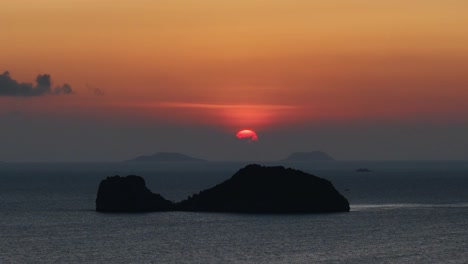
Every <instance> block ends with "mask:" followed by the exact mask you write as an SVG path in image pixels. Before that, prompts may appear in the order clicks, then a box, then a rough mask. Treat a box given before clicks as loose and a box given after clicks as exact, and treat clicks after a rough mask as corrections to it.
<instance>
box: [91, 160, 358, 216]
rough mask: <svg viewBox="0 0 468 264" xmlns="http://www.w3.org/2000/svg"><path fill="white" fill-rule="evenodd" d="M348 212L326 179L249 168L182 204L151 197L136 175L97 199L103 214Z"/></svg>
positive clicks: (104, 189)
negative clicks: (155, 212)
mask: <svg viewBox="0 0 468 264" xmlns="http://www.w3.org/2000/svg"><path fill="white" fill-rule="evenodd" d="M139 193H143V194H139ZM349 209H350V208H349V203H348V200H347V199H346V198H345V197H344V196H342V195H341V194H340V193H339V192H338V191H337V190H336V189H335V188H334V187H333V185H332V183H331V182H330V181H328V180H325V179H322V178H319V177H316V176H314V175H311V174H307V173H305V172H302V171H299V170H295V169H290V168H284V167H281V166H275V167H264V166H260V165H248V166H246V167H245V168H243V169H241V170H239V171H238V172H237V173H235V174H234V175H233V176H232V177H231V178H230V179H228V180H226V181H224V182H222V183H220V184H218V185H216V186H214V187H212V188H210V189H207V190H204V191H201V192H200V193H198V194H194V195H192V196H191V197H189V198H188V199H186V200H184V201H181V202H178V203H172V202H170V201H168V200H166V199H164V198H163V197H162V196H161V195H159V194H153V193H151V192H150V191H149V190H148V189H147V188H146V186H145V185H144V180H143V179H142V178H141V177H138V176H127V177H119V176H114V177H108V178H107V179H105V180H103V181H102V182H101V184H100V186H99V190H98V195H97V199H96V211H100V212H119V211H120V212H138V211H142V212H147V211H169V210H173V211H194V212H233V213H330V212H348V211H349Z"/></svg>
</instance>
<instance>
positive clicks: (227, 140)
mask: <svg viewBox="0 0 468 264" xmlns="http://www.w3.org/2000/svg"><path fill="white" fill-rule="evenodd" d="M1 6H2V7H1V8H0V74H1V75H0V124H1V126H0V161H47V162H53V161H118V160H126V159H129V158H132V157H134V156H138V155H144V154H151V153H154V152H159V151H174V152H183V153H186V154H190V155H193V156H196V157H200V158H205V159H210V160H277V159H282V158H284V157H285V156H287V155H288V154H289V153H291V152H295V151H314V150H322V151H326V152H328V153H329V154H330V155H332V156H334V157H335V158H337V159H343V160H347V159H351V160H374V159H377V160H406V159H410V160H427V159H444V160H445V159H456V160H464V159H467V158H468V136H467V135H468V104H467V103H466V102H468V74H467V70H468V16H466V10H468V2H467V1H462V0H426V1H422V0H414V1H403V0H380V1H375V0H346V1H345V0H327V1H325V0H315V1H310V0H288V1H286V0H269V1H264V0H248V1H247V0H237V1H224V0H216V1H214V0H197V1H195V0H151V1H150V0H132V1H115V0H114V1H110V0H15V1H3V3H1ZM242 129H252V130H254V131H256V132H257V135H258V140H257V141H255V142H253V141H249V140H248V139H247V140H246V139H238V138H236V136H235V135H236V133H237V132H238V131H240V130H242Z"/></svg>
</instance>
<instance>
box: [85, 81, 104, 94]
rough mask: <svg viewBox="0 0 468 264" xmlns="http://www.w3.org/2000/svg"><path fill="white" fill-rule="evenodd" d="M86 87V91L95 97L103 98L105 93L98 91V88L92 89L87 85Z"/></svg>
mask: <svg viewBox="0 0 468 264" xmlns="http://www.w3.org/2000/svg"><path fill="white" fill-rule="evenodd" d="M86 86H87V87H88V89H89V90H90V91H91V92H92V93H93V94H94V95H96V96H103V95H104V94H105V93H104V91H103V90H101V89H99V88H96V87H92V86H91V85H89V84H87V85H86Z"/></svg>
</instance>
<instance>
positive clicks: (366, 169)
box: [356, 168, 372, 172]
mask: <svg viewBox="0 0 468 264" xmlns="http://www.w3.org/2000/svg"><path fill="white" fill-rule="evenodd" d="M356 172H372V171H371V170H369V169H368V168H359V169H357V170H356Z"/></svg>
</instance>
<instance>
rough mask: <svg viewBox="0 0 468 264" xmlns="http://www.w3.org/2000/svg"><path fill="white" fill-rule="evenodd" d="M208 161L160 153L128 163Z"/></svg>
mask: <svg viewBox="0 0 468 264" xmlns="http://www.w3.org/2000/svg"><path fill="white" fill-rule="evenodd" d="M204 161H206V160H203V159H197V158H194V157H190V156H187V155H185V154H181V153H175V152H158V153H155V154H153V155H149V156H139V157H136V158H135V159H131V160H127V162H204Z"/></svg>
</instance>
